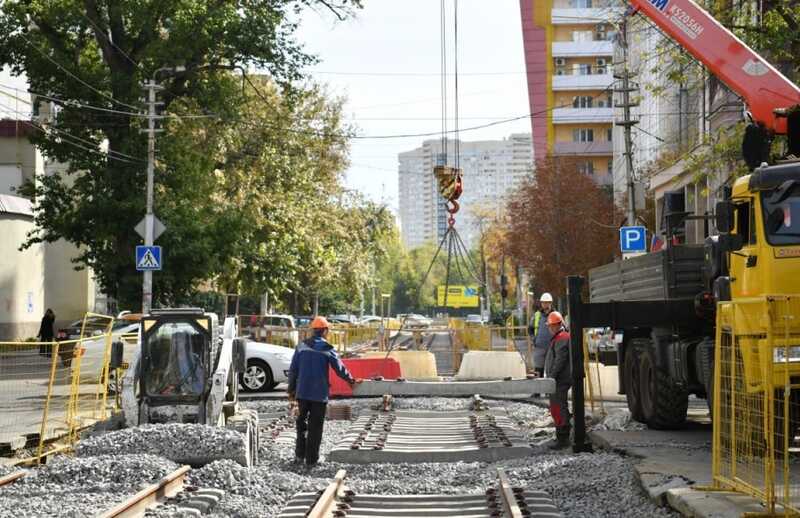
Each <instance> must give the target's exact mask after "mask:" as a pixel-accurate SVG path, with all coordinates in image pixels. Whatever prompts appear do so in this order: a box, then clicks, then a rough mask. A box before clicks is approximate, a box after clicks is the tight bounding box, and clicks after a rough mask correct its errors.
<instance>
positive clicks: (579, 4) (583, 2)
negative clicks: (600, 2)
mask: <svg viewBox="0 0 800 518" xmlns="http://www.w3.org/2000/svg"><path fill="white" fill-rule="evenodd" d="M569 5H570V7H574V8H577V9H588V8H590V7H592V0H570V2H569Z"/></svg>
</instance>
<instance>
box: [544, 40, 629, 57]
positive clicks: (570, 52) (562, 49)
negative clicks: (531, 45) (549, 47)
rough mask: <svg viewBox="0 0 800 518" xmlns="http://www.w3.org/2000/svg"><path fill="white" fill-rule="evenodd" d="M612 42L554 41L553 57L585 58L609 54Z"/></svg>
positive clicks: (612, 51)
mask: <svg viewBox="0 0 800 518" xmlns="http://www.w3.org/2000/svg"><path fill="white" fill-rule="evenodd" d="M613 53H614V43H613V42H611V41H605V40H599V41H554V42H553V57H554V58H585V57H595V56H601V57H602V56H609V57H610V56H611V55H612V54H613Z"/></svg>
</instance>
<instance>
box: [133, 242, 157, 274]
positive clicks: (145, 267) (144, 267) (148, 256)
mask: <svg viewBox="0 0 800 518" xmlns="http://www.w3.org/2000/svg"><path fill="white" fill-rule="evenodd" d="M136 269H137V270H139V271H140V272H144V271H152V270H160V269H161V247H160V246H137V247H136Z"/></svg>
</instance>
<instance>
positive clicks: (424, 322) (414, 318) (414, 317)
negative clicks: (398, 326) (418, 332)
mask: <svg viewBox="0 0 800 518" xmlns="http://www.w3.org/2000/svg"><path fill="white" fill-rule="evenodd" d="M397 318H398V319H399V320H400V322H403V327H411V328H423V327H430V326H431V325H432V324H433V320H432V319H430V318H428V317H426V316H423V315H419V314H417V313H409V314H407V315H398V316H397Z"/></svg>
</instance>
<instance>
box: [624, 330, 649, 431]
mask: <svg viewBox="0 0 800 518" xmlns="http://www.w3.org/2000/svg"><path fill="white" fill-rule="evenodd" d="M644 341H645V342H646V340H644ZM639 342H642V340H641V339H639V338H635V339H633V340H631V341H630V343H629V344H628V346H627V347H626V348H625V365H624V367H623V374H624V380H625V399H626V400H627V401H628V410H629V411H630V413H631V418H632V419H633V420H634V421H639V422H640V423H644V422H645V421H644V414H643V413H642V397H641V385H640V383H639V354H640V352H641V348H640V344H639Z"/></svg>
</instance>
